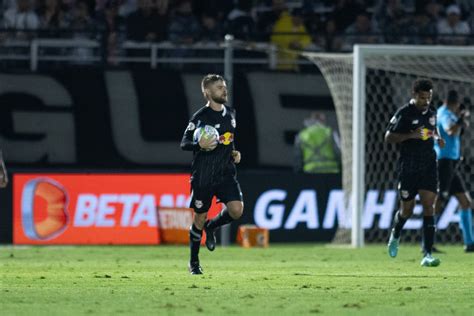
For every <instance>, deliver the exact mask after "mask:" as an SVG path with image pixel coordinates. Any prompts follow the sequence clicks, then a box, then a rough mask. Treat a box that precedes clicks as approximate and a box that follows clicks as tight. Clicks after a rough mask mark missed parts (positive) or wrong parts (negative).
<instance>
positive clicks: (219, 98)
mask: <svg viewBox="0 0 474 316" xmlns="http://www.w3.org/2000/svg"><path fill="white" fill-rule="evenodd" d="M201 90H202V93H203V95H204V98H205V99H206V100H207V101H208V103H207V104H206V105H205V106H204V107H202V108H201V109H200V110H198V111H197V112H196V113H195V114H194V115H193V116H192V118H191V120H190V121H189V124H188V127H187V128H186V131H185V132H184V136H183V140H182V141H181V148H182V149H183V150H191V151H193V152H194V158H193V162H192V166H191V169H192V175H191V188H192V198H191V207H192V208H194V212H195V213H194V222H193V225H192V226H191V229H190V231H189V240H190V248H191V249H190V250H191V258H190V262H189V271H190V273H191V274H202V268H201V266H200V264H199V247H200V243H201V236H202V231H203V229H204V230H205V231H206V246H207V248H208V249H209V250H210V251H213V250H214V249H215V246H216V237H215V230H216V228H218V227H220V226H222V225H225V224H228V223H230V222H232V221H233V220H236V219H238V218H240V217H241V216H242V212H243V209H244V204H243V202H242V192H241V190H240V185H239V182H238V181H237V178H236V168H235V164H238V163H239V162H240V152H238V151H237V150H235V147H234V133H235V128H236V121H235V110H234V109H232V108H230V107H228V106H225V105H224V103H226V102H227V86H226V83H225V80H224V78H223V77H222V76H220V75H215V74H209V75H207V76H205V77H204V78H203V79H202V82H201ZM205 125H210V126H213V127H214V128H216V129H217V131H218V132H219V135H220V136H219V139H207V140H206V139H205V138H204V137H202V138H201V139H200V140H199V142H195V141H194V138H193V134H194V131H195V130H196V128H199V127H203V126H205ZM213 196H216V197H217V200H218V201H219V202H222V203H225V205H226V208H225V209H224V210H223V211H221V212H220V214H219V215H217V216H216V217H215V218H213V219H212V220H210V221H209V220H206V219H207V212H208V210H209V207H210V206H211V202H212V198H213Z"/></svg>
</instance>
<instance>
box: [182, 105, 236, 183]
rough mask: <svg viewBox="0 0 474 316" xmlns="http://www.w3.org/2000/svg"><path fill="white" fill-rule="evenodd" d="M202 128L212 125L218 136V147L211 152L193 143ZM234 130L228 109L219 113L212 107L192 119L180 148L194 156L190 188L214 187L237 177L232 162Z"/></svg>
mask: <svg viewBox="0 0 474 316" xmlns="http://www.w3.org/2000/svg"><path fill="white" fill-rule="evenodd" d="M205 125H211V126H213V127H214V128H216V129H217V131H218V132H219V140H218V145H217V147H216V148H215V149H214V150H212V151H203V150H201V148H200V147H199V144H198V143H197V142H195V141H194V139H193V134H194V131H195V130H196V128H199V127H204V126H205ZM235 127H236V120H235V110H234V109H232V108H230V107H228V106H224V109H223V110H222V111H214V110H213V109H212V108H211V107H209V106H204V107H202V108H201V109H199V110H198V111H197V112H196V113H194V115H193V116H192V117H191V120H190V121H189V124H188V127H187V128H186V131H185V132H184V136H183V140H182V141H181V148H182V149H183V150H190V151H193V152H194V158H193V162H192V165H191V169H192V170H191V172H192V176H191V181H192V183H193V185H197V186H200V187H201V186H207V185H215V184H219V183H221V182H222V181H223V180H224V177H226V176H232V177H234V176H235V175H236V169H235V164H234V161H233V158H232V151H233V150H234V148H235V146H234V133H235Z"/></svg>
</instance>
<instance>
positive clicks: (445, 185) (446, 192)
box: [438, 159, 466, 200]
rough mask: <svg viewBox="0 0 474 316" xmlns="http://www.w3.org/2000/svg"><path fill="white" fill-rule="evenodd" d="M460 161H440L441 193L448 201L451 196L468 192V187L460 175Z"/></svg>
mask: <svg viewBox="0 0 474 316" xmlns="http://www.w3.org/2000/svg"><path fill="white" fill-rule="evenodd" d="M458 166H459V160H454V159H440V160H438V173H439V192H440V196H441V197H442V198H443V199H445V200H447V199H448V197H449V196H450V195H453V194H457V193H464V192H466V185H465V184H464V181H463V180H462V177H461V174H460V173H459V169H458Z"/></svg>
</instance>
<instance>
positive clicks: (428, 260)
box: [420, 253, 441, 267]
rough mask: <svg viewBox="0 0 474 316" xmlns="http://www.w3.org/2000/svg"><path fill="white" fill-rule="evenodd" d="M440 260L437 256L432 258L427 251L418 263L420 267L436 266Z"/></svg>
mask: <svg viewBox="0 0 474 316" xmlns="http://www.w3.org/2000/svg"><path fill="white" fill-rule="evenodd" d="M440 263H441V261H440V260H439V259H438V258H434V257H432V256H431V254H430V253H427V254H426V255H425V256H424V257H423V259H421V263H420V265H421V266H422V267H437V266H439V264H440Z"/></svg>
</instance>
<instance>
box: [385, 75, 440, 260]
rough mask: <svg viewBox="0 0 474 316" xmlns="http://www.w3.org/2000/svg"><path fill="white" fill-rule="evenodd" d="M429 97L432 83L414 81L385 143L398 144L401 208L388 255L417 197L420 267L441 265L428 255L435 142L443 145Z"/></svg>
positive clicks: (395, 250)
mask: <svg viewBox="0 0 474 316" xmlns="http://www.w3.org/2000/svg"><path fill="white" fill-rule="evenodd" d="M432 94H433V83H432V82H431V81H430V80H427V79H419V80H416V81H415V82H414V84H413V99H411V100H410V102H409V103H408V104H405V105H404V106H402V107H401V108H399V109H398V110H397V112H396V113H395V115H394V116H393V117H392V119H391V120H390V123H389V125H388V128H387V131H386V133H385V141H386V142H388V143H396V144H400V158H399V160H398V167H397V169H398V180H399V183H398V190H399V194H400V200H401V208H400V210H399V211H398V212H397V213H396V214H395V219H394V225H393V229H392V231H391V234H390V239H389V242H388V252H389V255H390V256H391V257H396V256H397V253H398V245H399V242H400V232H401V230H402V228H403V225H404V224H405V223H406V221H407V220H408V219H409V218H410V217H411V216H412V215H413V208H414V207H415V196H416V195H417V194H419V195H420V200H421V204H422V206H423V237H424V246H423V248H424V249H423V250H424V256H423V259H422V260H421V265H422V266H438V265H439V264H440V260H439V259H438V258H434V257H433V256H432V255H431V252H432V246H433V240H434V234H435V223H434V204H435V201H436V197H437V191H438V171H437V166H436V153H435V151H434V140H435V139H436V140H437V142H438V143H439V145H440V146H441V147H443V146H444V141H443V139H442V138H440V137H439V136H438V134H437V131H436V111H435V109H434V107H432V106H431V105H430V102H431V97H432Z"/></svg>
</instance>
